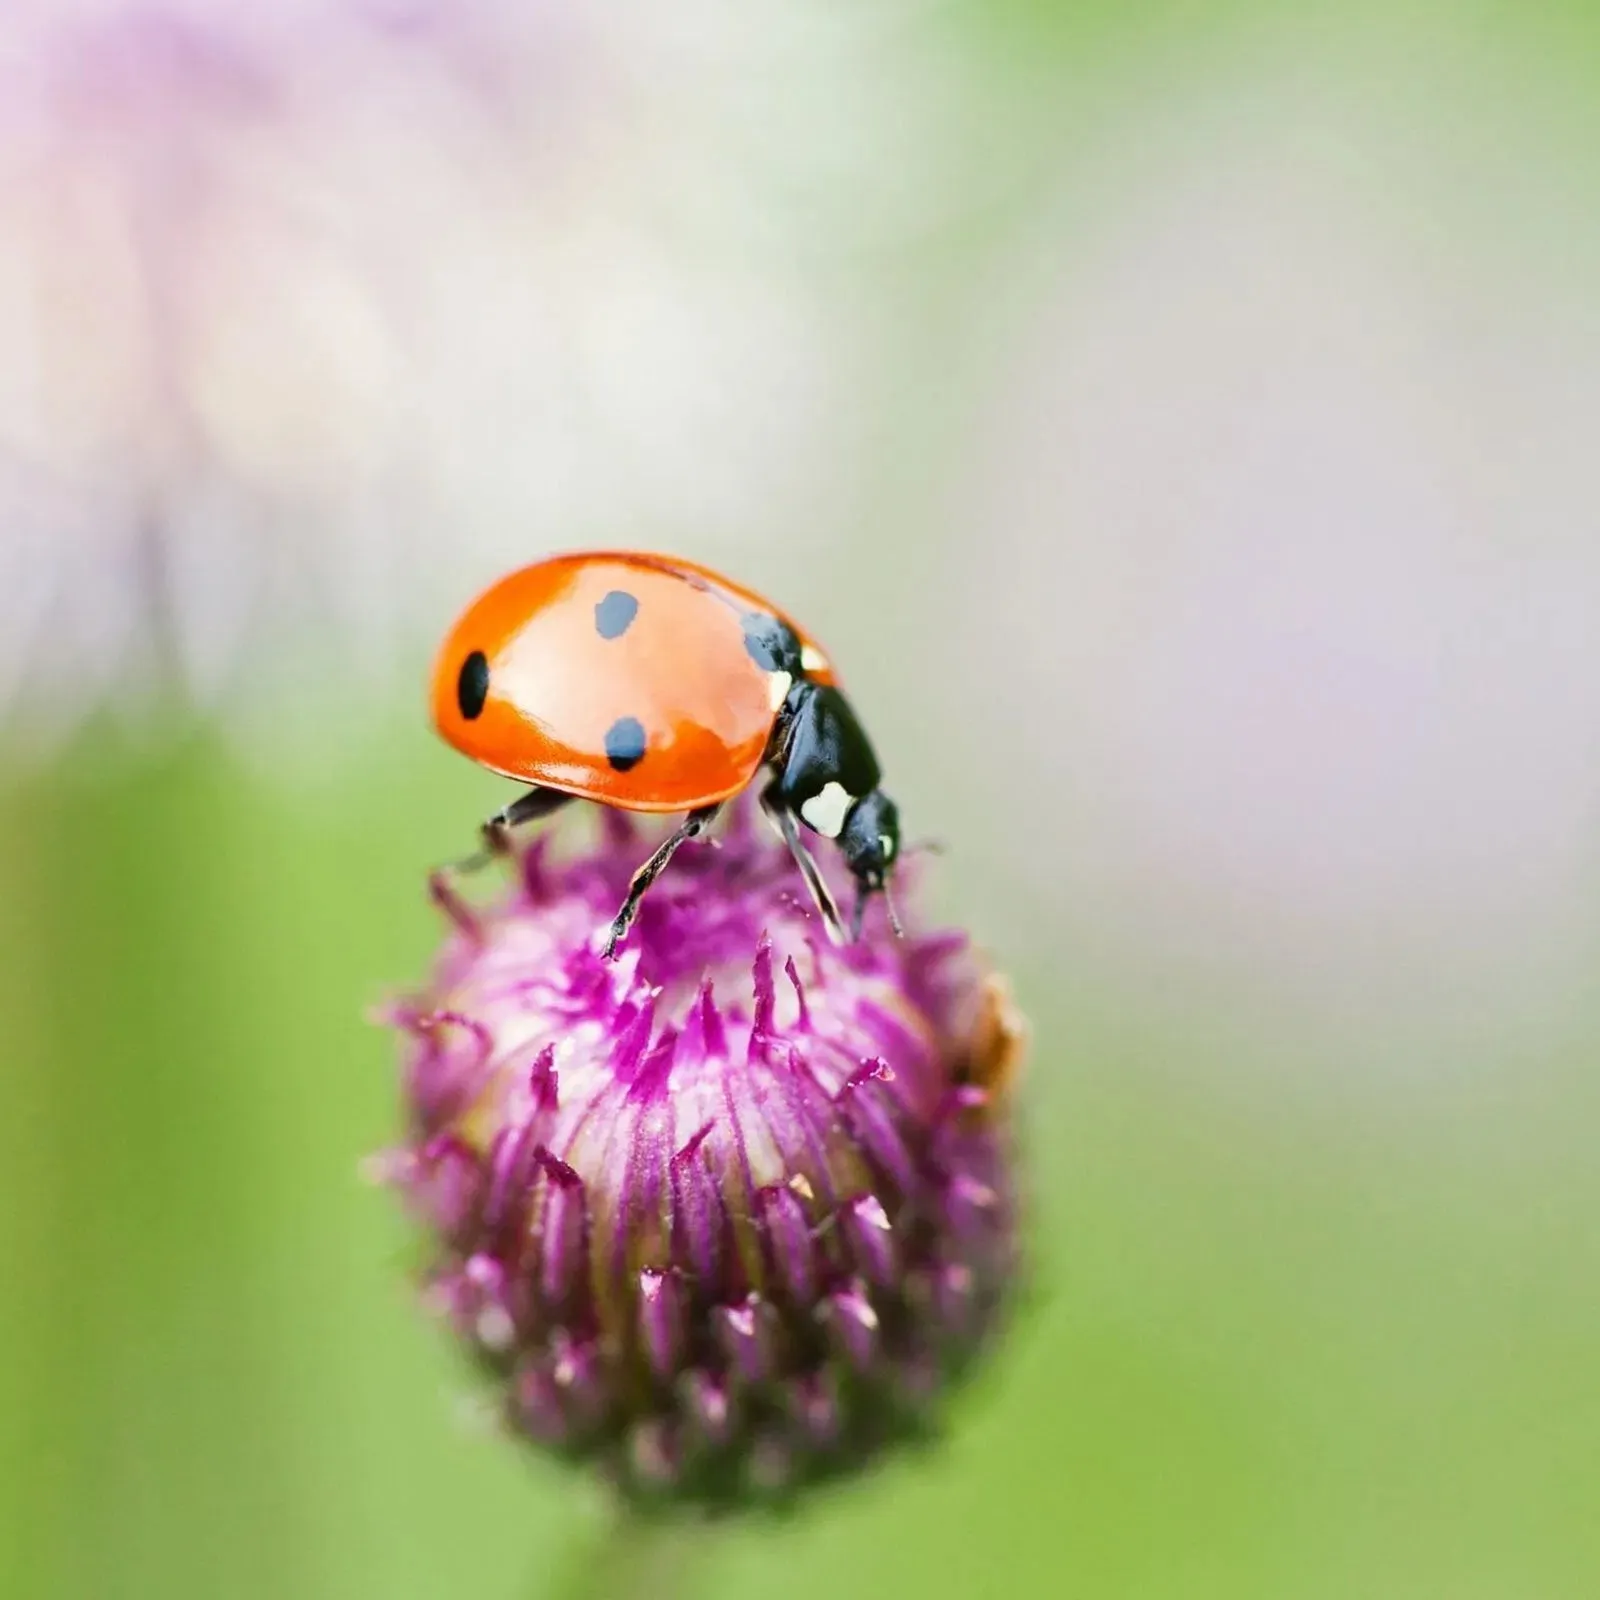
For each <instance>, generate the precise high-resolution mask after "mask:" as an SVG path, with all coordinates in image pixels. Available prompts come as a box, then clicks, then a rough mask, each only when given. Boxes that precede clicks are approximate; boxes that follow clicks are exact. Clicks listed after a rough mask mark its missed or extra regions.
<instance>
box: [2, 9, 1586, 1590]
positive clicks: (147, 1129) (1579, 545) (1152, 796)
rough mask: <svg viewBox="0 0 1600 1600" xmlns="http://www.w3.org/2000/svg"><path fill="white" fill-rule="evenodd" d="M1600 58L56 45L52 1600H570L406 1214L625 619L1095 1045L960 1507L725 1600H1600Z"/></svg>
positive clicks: (261, 38)
mask: <svg viewBox="0 0 1600 1600" xmlns="http://www.w3.org/2000/svg"><path fill="white" fill-rule="evenodd" d="M1597 434H1600V19H1597V13H1596V12H1595V10H1594V8H1593V7H1592V6H1591V5H1589V4H1587V3H1586V0H1574V3H1572V4H1570V5H1557V4H1551V3H1538V0H1520V3H1518V4H1511V3H1499V4H1497V3H1493V0H1484V3H1480V4H1462V5H1454V6H1452V5H1446V4H1444V3H1442V0H1440V3H1436V4H1431V5H1426V4H1425V5H1417V4H1413V3H1409V0H1402V3H1400V4H1385V5H1377V4H1371V5H1366V4H1361V3H1356V4H1349V3H1345V4H1339V5H1332V4H1329V5H1320V4H1294V5H1265V4H1262V3H1259V0H1237V3H1235V4H1231V5H1218V6H1213V7H1210V8H1207V7H1197V6H1190V5H1175V4H1163V3H1156V4H1152V5H1146V6H1142V7H1136V8H1134V7H1119V6H1111V5H1097V4H1092V3H1091V4H1086V5H1074V6H1065V5H1061V6H1054V5H1046V4H1043V3H1040V0H981V3H979V0H965V3H963V0H950V3H945V4H932V3H926V0H892V3H885V0H857V3H855V4H853V5H850V6H840V5H825V4H816V3H814V0H808V3H802V0H742V3H741V4H740V5H739V6H737V7H733V6H726V7H724V6H714V5H710V4H706V3H703V0H678V3H676V4H674V5H672V6H665V5H647V6H641V7H637V8H634V7H630V8H626V14H624V12H623V10H622V9H621V8H598V7H589V6H583V5H579V4H576V3H572V0H542V3H540V4H537V5H513V4H511V3H509V0H503V3H502V0H455V3H452V4H445V3H442V0H441V3H434V0H323V3H321V4H312V3H310V0H300V3H295V0H285V3H279V4H275V5H273V6H262V7H256V8H246V7H239V6H234V5H227V4H224V3H222V0H142V3H138V4H135V3H133V0H72V3H60V4H51V3H48V0H15V3H14V4H12V5H11V6H9V7H8V8H7V16H6V20H5V23H4V30H3V37H0V705H3V722H0V728H3V731H0V761H3V776H0V1018H3V1028H0V1284H3V1290H0V1294H3V1304H4V1311H3V1313H0V1593H3V1594H4V1595H7V1596H12V1595H15V1596H18V1597H19V1600H23V1597H25V1600H56V1597H62V1600H66V1597H71V1600H101V1597H106V1600H110V1597H124V1596H126V1597H145V1596H151V1597H155V1596H159V1597H162V1600H181V1597H187V1596H196V1597H199V1596H204V1597H207V1600H212V1597H219V1596H220V1597H228V1600H234V1597H238V1600H251V1597H275V1600H276V1597H289V1596H292V1597H295V1600H317V1597H323V1596H328V1597H334V1596H337V1597H349V1596H368V1595H373V1596H376V1595H383V1596H386V1597H394V1600H401V1597H405V1600H412V1597H415V1600H430V1597H435V1596H438V1597H443V1596H451V1597H456V1596H461V1595H475V1596H483V1597H486V1600H487V1597H498V1596H506V1597H511V1596H518V1597H524V1596H534V1595H537V1594H540V1593H543V1592H546V1589H547V1587H548V1585H547V1582H546V1579H547V1578H549V1577H550V1576H551V1575H553V1574H554V1573H555V1572H556V1571H557V1570H558V1569H559V1567H560V1564H561V1561H562V1559H563V1556H564V1554H565V1553H566V1552H568V1551H569V1550H570V1548H571V1547H572V1546H573V1545H574V1544H575V1542H577V1541H580V1540H582V1539H583V1538H585V1537H587V1536H589V1535H588V1532H587V1529H588V1528H589V1526H590V1525H591V1521H592V1517H593V1508H592V1506H591V1505H590V1503H589V1502H588V1501H587V1500H586V1499H585V1498H584V1497H583V1496H582V1495H581V1494H580V1493H578V1492H577V1490H576V1486H575V1485H574V1484H573V1483H571V1482H569V1481H567V1480H566V1479H564V1478H563V1477H561V1476H560V1474H558V1473H557V1472H555V1471H554V1470H553V1469H549V1468H546V1467H544V1466H542V1465H540V1464H539V1463H537V1462H530V1461H529V1460H528V1459H526V1458H525V1457H523V1456H521V1455H519V1454H517V1453H516V1452H514V1451H512V1450H510V1449H508V1448H506V1447H504V1446H502V1445H501V1444H500V1443H499V1442H498V1441H496V1440H495V1439H493V1438H491V1437H488V1436H486V1435H485V1433H484V1432H483V1430H482V1428H481V1426H479V1425H478V1424H477V1422H476V1421H475V1413H474V1410H473V1407H472V1405H471V1391H470V1389H469V1388H468V1387H467V1385H466V1384H465V1383H464V1381H463V1378H462V1375H461V1372H460V1370H459V1369H458V1367H457V1366H456V1364H455V1362H454V1360H453V1358H452V1355H451V1352H450V1351H449V1349H448V1348H447V1347H446V1345H445V1344H444V1343H443V1341H442V1340H441V1339H440V1338H439V1337H438V1336H437V1335H436V1333H435V1332H434V1331H433V1330H432V1329H431V1328H430V1327H429V1326H428V1325H427V1324H426V1323H425V1322H424V1320H423V1318H422V1317H421V1316H420V1315H418V1314H417V1313H416V1311H415V1309H414V1307H413V1306H412V1304H411V1303H410V1299H409V1291H408V1288H407V1285H406V1282H405V1278H404V1271H403V1267H404V1261H405V1249H406V1236H405V1232H404V1229H403V1227H402V1226H401V1224H400V1221H399V1219H398V1217H397V1215H396V1214H395V1207H394V1206H393V1204H392V1203H391V1201H390V1199H389V1198H388V1197H387V1196H385V1195H384V1194H382V1193H380V1192H377V1191H374V1190H372V1189H370V1188H368V1187H367V1186H365V1185H364V1184H363V1182H362V1181H361V1178H360V1173H359V1166H360V1161H361V1158H362V1156H363V1154H364V1153H365V1152H367V1151H368V1150H370V1149H372V1148H374V1147H377V1146H380V1145H381V1144H383V1143H384V1141H385V1140H386V1138H387V1137H388V1136H389V1135H390V1133H391V1131H392V1129H393V1126H394V1118H395V1105H394V1080H393V1061H392V1052H391V1048H390V1043H389V1041H388V1040H387V1039H386V1038H385V1037H384V1036H383V1035H382V1034H381V1033H379V1032H378V1031H377V1030H375V1029H373V1028H372V1027H370V1026H369V1025H368V1024H367V1023H366V1021H365V1020H364V1011H365V1008H366V1007H367V1006H368V1005H369V1004H370V1003H372V1002H373V1001H375V1000H377V999H379V998H380V997H381V996H382V995H383V994H384V993H385V992H387V991H388V990H389V989H390V988H391V987H393V986H399V985H403V984H405V983H407V982H408V981H410V980H412V979H413V978H414V977H416V976H417V975H418V974H419V973H420V971H421V969H422V965H423V963H424V961H425V959H426V955H427V952H428V950H429V948H430V943H431V941H432V939H433V937H434V935H435V926H434V921H433V918H432V916H431V915H430V913H429V911H428V909H427V907H426V905H425V903H424V898H423V894H422V880H423V874H424V871H425V869H426V868H427V867H428V866H429V865H431V864H433V863H434V862H436V861H438V860H440V859H442V858H446V857H448V856H450V855H452V854H454V853H457V852H458V851H459V850H460V848H461V847H462V844H463V841H464V840H466V839H467V838H468V836H469V830H470V827H471V825H472V824H473V823H474V821H475V820H476V819H477V818H478V817H479V816H480V815H481V814H483V813H484V812H486V811H487V810H489V809H491V808H492V807H493V806H495V805H497V804H499V803H500V800H501V798H502V794H503V791H502V787H501V786H500V785H499V784H498V783H497V782H496V781H495V780H493V779H492V778H489V777H487V776H486V775H484V774H482V773H479V772H476V771H474V770H471V769H470V768H468V767H467V765H466V764H465V763H463V762H462V761H460V760H459V759H458V758H455V757H453V756H452V755H450V754H449V753H448V752H446V751H444V750H443V749H442V747H440V746H438V745H437V744H436V743H435V742H434V740H433V739H432V737H431V735H430V734H429V733H428V731H427V730H426V728H425V726H424V722H423V716H422V699H421V687H420V686H421V682H422V678H423V675H424V673H425V670H426V665H427V661H428V656H429V652H430V647H431V644H432V640H433V635H434V634H435V633H436V632H437V631H438V630H439V629H440V628H441V627H442V626H443V625H444V624H445V622H446V621H447V620H448V618H449V617H450V616H451V615H452V614H453V611H454V609H455V608H456V606H457V605H458V604H459V603H460V602H461V601H462V600H464V599H465V598H466V597H467V596H468V595H469V594H470V593H472V592H473V591H474V589H475V587H476V586H478V585H479V584H481V583H483V582H485V581H487V580H488V579H490V578H492V577H493V576H495V575H497V574H498V573H499V572H500V571H502V570H504V569H505V568H507V567H509V566H510V565H512V564H515V563H518V562H521V561H523V560H526V559H529V558H531V557H533V556H536V555H538V554H540V553H542V552H545V551H549V550H554V549H559V548H570V547H574V546H580V547H581V546H583V545H586V544H591V543H595V542H604V543H612V542H616V543H626V544H641V545H647V546H657V547H665V548H669V549H672V548H675V549H678V550H681V551H682V552H684V553H687V554H692V555H695V556H698V557H700V558H702V559H707V560H710V561H712V562H715V563H718V564H721V565H723V566H725V567H727V568H728V569H730V570H732V571H733V572H735V573H736V574H737V575H738V576H740V577H742V578H744V579H745V580H747V581H749V582H751V583H754V584H755V585H757V586H758V587H761V588H764V589H766V590H768V591H769V592H772V593H774V594H776V595H778V596H781V598H782V600H783V601H784V602H785V603H786V604H788V605H789V606H790V607H791V608H792V609H793V610H795V611H796V612H798V613H799V614H800V615H802V616H803V617H805V618H806V619H807V620H808V621H809V622H810V623H811V624H812V625H813V626H814V627H815V629H816V630H817V632H818V633H819V634H820V635H821V636H822V637H824V638H825V639H826V640H828V642H829V644H830V646H831V647H832V649H833V650H834V651H835V653H836V654H837V656H838V658H839V659H840V660H841V661H842V662H844V663H846V666H847V671H848V676H849V680H850V683H851V686H852V689H853V691H854V694H855V696H856V698H857V700H858V703H859V704H860V705H861V706H863V707H864V708H865V711H866V714H867V717H868V720H869V722H870V725H871V727H872V729H873V731H874V734H875V736H876V738H877V740H878V742H879V746H880V750H881V753H882V754H883V756H884V757H885V760H886V764H887V765H888V767H889V768H890V770H891V772H892V775H893V779H894V787H895V792H896V793H897V795H898V797H899V799H900V801H901V803H902V806H903V809H904V811H905V812H906V813H907V814H908V816H909V819H910V826H911V829H912V831H913V833H922V832H926V833H932V834H937V835H939V836H941V837H943V838H944V839H946V840H947V841H948V842H949V843H950V845H951V846H952V849H951V851H950V853H949V854H948V855H947V856H946V857H945V859H944V862H943V865H942V867H941V873H940V878H941V885H940V890H939V901H940V905H941V907H942V909H943V910H944V911H945V912H946V913H947V914H949V915H952V916H955V917H959V918H960V919H962V920H964V921H967V922H970V923H971V924H972V925H973V926H974V927H975V928H976V929H977V930H978V932H979V933H980V935H981V937H982V938H983V939H984V940H985V941H986V942H987V943H989V944H990V945H991V946H992V947H993V948H994V949H995V950H996V951H997V953H998V954H999V956H1000V957H1001V959H1002V960H1003V961H1004V962H1005V963H1006V964H1007V965H1008V966H1009V967H1010V968H1011V969H1012V970H1013V971H1014V972H1015V974H1016V977H1017V981H1018V985H1019V988H1020V991H1021V994H1022V996H1023V999H1024V1001H1025V1003H1026V1005H1027V1007H1028V1009H1029V1010H1030V1011H1031V1012H1032V1014H1033V1017H1034V1020H1035V1023H1036V1027H1037V1050H1036V1055H1035V1059H1034V1061H1033V1065H1032V1073H1031V1082H1030V1088H1029V1093H1030V1095H1031V1097H1032V1098H1031V1101H1030V1108H1029V1117H1028V1143H1029V1155H1030V1159H1031V1185H1032V1192H1033V1206H1034V1213H1035V1232H1034V1240H1033V1242H1034V1250H1035V1257H1036V1281H1035V1284H1034V1286H1033V1293H1032V1296H1031V1301H1030V1305H1029V1307H1028V1311H1027V1314H1026V1316H1025V1317H1024V1318H1023V1320H1022V1321H1021V1322H1020V1324H1019V1326H1018V1328H1017V1330H1016V1332H1015V1335H1014V1337H1013V1338H1012V1340H1011V1342H1010V1344H1009V1345H1008V1347H1007V1348H1006V1350H1005V1352H1004V1354H1003V1356H1002V1357H1001V1359H999V1360H997V1361H996V1362H994V1363H993V1364H992V1365H991V1367H990V1369H989V1371H988V1372H987V1374H986V1376H985V1377H984V1379H983V1380H982V1381H981V1382H980V1383H979V1384H978V1385H977V1386H976V1387H975V1388H974V1389H973V1390H971V1391H970V1392H969V1393H968V1394H967V1395H966V1396H965V1398H964V1400H963V1402H962V1404H961V1406H960V1408H959V1412H958V1426H957V1428H956V1430H955V1432H954V1435H953V1437H952V1439H951V1441H950V1444H949V1446H948V1448H947V1449H945V1450H943V1451H942V1452H940V1453H938V1454H937V1455H934V1456H931V1457H928V1458H925V1459H921V1460H917V1461H911V1462H907V1463H903V1464H900V1465H897V1466H894V1467H892V1468H891V1469H889V1470H887V1471H885V1472H884V1473H882V1474H881V1475H880V1476H878V1477H876V1478H875V1479H873V1480H872V1481H871V1482H869V1483H867V1484H865V1485H863V1486H860V1487H856V1488H853V1489H850V1490H847V1491H844V1492H841V1493H839V1494H837V1495H834V1496H832V1497H830V1498H827V1499H825V1500H823V1501H821V1502H819V1503H818V1504H816V1505H815V1506H814V1508H812V1510H811V1511H810V1512H809V1513H808V1514H806V1515H804V1516H801V1517H800V1518H798V1519H796V1520H794V1521H792V1522H790V1523H787V1524H785V1525H782V1526H780V1527H764V1528H756V1527H751V1528H744V1529H740V1530H736V1531H734V1532H732V1533H730V1534H729V1535H728V1536H727V1537H726V1538H725V1539H723V1540H722V1542H721V1543H720V1544H718V1545H717V1547H716V1548H714V1549H712V1550H711V1551H709V1552H708V1553H707V1555H706V1557H705V1562H704V1566H703V1567H702V1568H701V1569H700V1577H701V1579H702V1580H703V1592H704V1593H706V1594H709V1595H730V1596H731V1595H734V1594H750V1593H756V1594H761V1595H763V1596H772V1597H782V1596H789V1595H803V1594H806V1595H809V1594H818V1593H826V1594H829V1595H832V1596H836V1597H839V1600H845V1597H848V1596H857V1595H859V1596H863V1597H865V1596H868V1595H881V1594H884V1593H908V1594H910V1593H916V1594H922V1595H926V1596H929V1597H934V1596H939V1595H967V1594H974V1593H989V1592H993V1593H997V1594H1010V1595H1017V1596H1033V1595H1038V1596H1056V1595H1061V1596H1069V1595H1072V1596H1076V1595H1083V1596H1093V1597H1107V1600H1109V1597H1123V1596H1128V1597H1138V1600H1166V1597H1173V1600H1194V1597H1200V1596H1210V1595H1215V1596H1219V1597H1226V1600H1248V1597H1254V1596H1260V1597H1264V1600H1302V1597H1304V1600H1319V1597H1327V1600H1348V1597H1351V1596H1360V1597H1362V1600H1410V1597H1418V1600H1420V1597H1449V1600H1545V1597H1549V1600H1563V1597H1569V1596H1570V1597H1575V1600H1576V1597H1584V1596H1590V1595H1593V1594H1595V1593H1596V1592H1600V1163H1597V1160H1596V1155H1595V1151H1596V1143H1597V1129H1600V982H1597V977H1600V912H1597V910H1596V907H1597V906H1600V465H1597V463H1600V449H1597Z"/></svg>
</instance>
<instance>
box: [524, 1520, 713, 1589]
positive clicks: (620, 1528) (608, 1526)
mask: <svg viewBox="0 0 1600 1600" xmlns="http://www.w3.org/2000/svg"><path fill="white" fill-rule="evenodd" d="M703 1533H704V1530H703V1529H702V1528H699V1527H696V1526H694V1525H692V1524H690V1523H687V1522H682V1521H677V1520H674V1519H671V1518H667V1517H652V1516H641V1515H640V1514H639V1513H638V1512H637V1511H635V1510H633V1509H632V1508H631V1507H629V1506H627V1505H625V1504H623V1503H622V1502H620V1501H612V1502H611V1503H610V1505H609V1507H608V1509H607V1511H606V1513H605V1514H604V1515H603V1516H601V1517H599V1518H597V1519H596V1520H595V1521H594V1522H593V1524H592V1525H591V1527H590V1528H589V1529H588V1530H587V1532H586V1533H585V1534H584V1535H583V1536H582V1537H580V1538H578V1539H576V1540H574V1541H573V1542H572V1543H571V1544H569V1546H568V1547H567V1549H566V1551H565V1552H564V1553H563V1554H562V1556H561V1558H560V1559H559V1560H558V1561H557V1562H556V1563H555V1566H554V1568H553V1570H552V1569H546V1570H547V1572H548V1577H547V1579H546V1581H545V1582H543V1583H541V1584H540V1585H539V1587H538V1593H539V1595H541V1596H543V1597H547V1600H682V1597H683V1596H684V1595H686V1594H687V1593H688V1592H689V1591H688V1590H687V1589H686V1588H685V1580H686V1577H687V1574H688V1572H689V1570H690V1568H691V1566H692V1565H693V1561H694V1556H695V1553H696V1551H697V1550H698V1549H699V1548H700V1546H701V1544H702V1543H703Z"/></svg>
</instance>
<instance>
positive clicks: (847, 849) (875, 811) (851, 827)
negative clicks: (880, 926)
mask: <svg viewBox="0 0 1600 1600" xmlns="http://www.w3.org/2000/svg"><path fill="white" fill-rule="evenodd" d="M839 849H840V851H841V852H842V853H843V855H844V858H845V861H846V862H847V863H848V864H849V867H850V871H851V873H852V874H853V875H854V877H855V880H856V888H857V890H858V894H857V898H856V913H855V931H856V933H857V935H858V936H859V934H860V931H861V915H862V912H863V910H864V909H865V908H866V903H867V896H868V895H870V894H873V893H875V892H877V891H879V890H881V889H882V888H883V887H884V885H885V884H886V883H887V882H888V881H889V869H890V868H891V867H892V866H893V865H894V863H895V857H897V856H898V855H899V854H900V811H899V808H898V807H897V806H896V805H895V803H894V801H893V800H891V799H890V798H889V797H888V795H886V794H885V793H884V792H883V790H881V789H874V790H873V791H872V793H871V794H867V795H863V796H862V797H861V798H860V799H859V800H858V801H857V802H856V803H855V804H854V805H853V806H852V807H851V808H850V815H849V816H848V817H847V818H846V819H845V824H844V829H843V831H842V832H841V833H840V835H839Z"/></svg>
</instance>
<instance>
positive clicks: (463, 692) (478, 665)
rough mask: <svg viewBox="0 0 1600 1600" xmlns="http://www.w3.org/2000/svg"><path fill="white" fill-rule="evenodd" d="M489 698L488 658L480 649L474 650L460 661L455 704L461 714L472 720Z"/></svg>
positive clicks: (469, 720) (478, 714)
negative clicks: (459, 708)
mask: <svg viewBox="0 0 1600 1600" xmlns="http://www.w3.org/2000/svg"><path fill="white" fill-rule="evenodd" d="M488 698H489V660H488V657H487V656H485V655H484V653H483V651H481V650H474V651H473V652H472V654H471V655H470V656H468V657H467V659H466V660H465V661H463V662H462V663H461V675H460V677H458V678H457V679H456V704H457V705H458V706H460V707H461V715H462V716H464V717H465V718H466V719H467V721H468V722H472V721H473V720H474V719H476V718H477V717H478V716H480V715H481V714H482V712H483V703H484V701H485V700H487V699H488Z"/></svg>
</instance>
